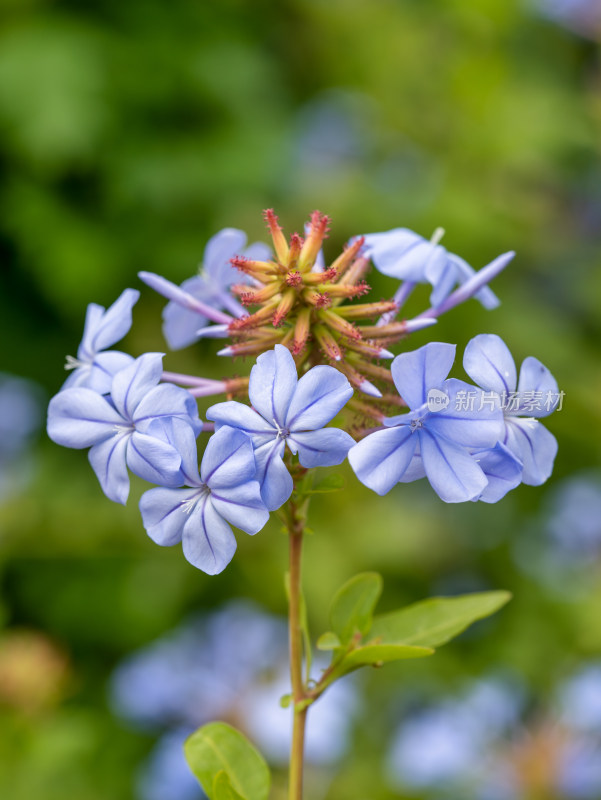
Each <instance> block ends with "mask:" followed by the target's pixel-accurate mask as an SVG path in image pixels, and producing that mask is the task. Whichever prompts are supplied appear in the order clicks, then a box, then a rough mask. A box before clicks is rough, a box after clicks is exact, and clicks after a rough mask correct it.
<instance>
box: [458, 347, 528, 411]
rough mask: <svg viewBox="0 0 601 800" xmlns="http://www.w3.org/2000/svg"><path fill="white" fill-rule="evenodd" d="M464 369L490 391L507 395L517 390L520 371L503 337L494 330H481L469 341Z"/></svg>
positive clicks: (464, 357)
mask: <svg viewBox="0 0 601 800" xmlns="http://www.w3.org/2000/svg"><path fill="white" fill-rule="evenodd" d="M463 368H464V369H465V371H466V372H467V374H468V375H469V376H470V378H471V379H472V380H473V381H475V382H476V383H477V384H478V386H481V387H482V388H483V389H484V390H485V391H487V392H490V391H492V392H496V393H497V394H499V395H501V396H505V397H507V395H509V394H511V393H512V392H515V385H516V383H517V372H516V368H515V362H514V360H513V356H512V355H511V353H510V351H509V348H508V347H507V345H506V344H505V342H504V341H503V340H502V339H501V337H500V336H497V335H496V334H494V333H481V334H479V335H478V336H474V338H473V339H471V340H470V341H469V342H468V344H467V347H466V348H465V353H464V356H463Z"/></svg>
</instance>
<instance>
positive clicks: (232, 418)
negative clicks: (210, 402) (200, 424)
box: [206, 400, 277, 447]
mask: <svg viewBox="0 0 601 800" xmlns="http://www.w3.org/2000/svg"><path fill="white" fill-rule="evenodd" d="M206 416H207V419H210V420H212V421H213V422H214V423H215V427H216V429H217V430H219V428H220V427H221V426H223V425H227V426H229V427H230V428H238V429H239V430H241V431H244V432H245V433H247V434H248V435H249V436H250V437H251V438H252V440H253V444H254V446H255V447H259V446H260V445H261V444H264V443H265V442H267V441H271V440H272V439H273V438H274V437H275V436H276V435H277V431H276V429H275V427H274V426H273V425H272V424H270V423H269V422H266V421H265V420H264V419H263V417H262V416H261V415H260V414H257V412H256V411H253V409H252V408H250V407H249V406H245V405H244V403H238V402H237V401H236V400H226V402H225V403H215V405H214V406H211V407H210V408H209V409H207V413H206Z"/></svg>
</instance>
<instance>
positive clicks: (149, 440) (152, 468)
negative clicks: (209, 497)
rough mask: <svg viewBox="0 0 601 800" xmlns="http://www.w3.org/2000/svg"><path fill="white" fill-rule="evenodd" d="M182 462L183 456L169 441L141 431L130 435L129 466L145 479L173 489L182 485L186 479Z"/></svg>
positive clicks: (135, 473)
mask: <svg viewBox="0 0 601 800" xmlns="http://www.w3.org/2000/svg"><path fill="white" fill-rule="evenodd" d="M181 463H182V459H181V456H180V455H179V453H178V452H177V450H176V449H175V448H174V447H172V446H171V445H170V444H167V442H163V441H161V439H156V438H155V437H154V436H148V435H146V434H144V433H140V432H139V431H134V433H133V434H132V435H131V436H130V437H129V442H128V445H127V466H128V467H129V468H130V469H131V471H132V472H133V473H134V475H138V477H140V478H143V479H144V480H145V481H148V482H149V483H157V484H159V486H167V487H169V488H171V489H173V488H174V487H176V486H181V485H182V484H183V483H184V480H185V478H184V476H183V474H182V472H181V469H180V467H181Z"/></svg>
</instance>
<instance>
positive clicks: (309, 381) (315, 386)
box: [286, 364, 353, 433]
mask: <svg viewBox="0 0 601 800" xmlns="http://www.w3.org/2000/svg"><path fill="white" fill-rule="evenodd" d="M352 395H353V388H352V386H351V385H350V383H349V382H348V380H347V379H346V377H345V376H344V375H343V374H342V372H339V371H338V370H337V369H334V367H328V366H325V365H323V364H322V365H320V366H317V367H313V369H310V370H309V372H306V373H305V374H304V375H303V377H302V378H301V379H300V380H299V382H298V386H297V387H296V391H295V392H294V395H293V397H292V401H291V402H290V407H289V408H288V414H287V416H286V428H288V429H289V430H290V431H291V432H295V433H296V432H298V431H306V430H316V429H317V428H323V426H324V425H327V424H328V422H330V420H332V419H333V418H334V417H335V416H336V414H338V412H339V411H340V409H341V408H343V406H345V405H346V403H347V402H348V401H349V400H350V398H351V397H352Z"/></svg>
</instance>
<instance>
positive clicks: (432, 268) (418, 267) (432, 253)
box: [363, 228, 499, 309]
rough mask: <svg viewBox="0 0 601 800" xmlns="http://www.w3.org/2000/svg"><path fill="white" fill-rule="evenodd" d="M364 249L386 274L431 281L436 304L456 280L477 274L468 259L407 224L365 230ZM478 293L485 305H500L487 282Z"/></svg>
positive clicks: (459, 281) (405, 279) (379, 269)
mask: <svg viewBox="0 0 601 800" xmlns="http://www.w3.org/2000/svg"><path fill="white" fill-rule="evenodd" d="M363 253H364V255H366V256H368V257H369V258H371V260H372V261H373V263H374V266H375V267H376V269H377V270H378V271H379V272H381V273H382V274H383V275H388V276H390V277H391V278H397V279H398V280H402V281H407V282H409V283H429V284H431V286H432V294H431V295H430V302H431V303H432V306H433V307H434V308H436V307H437V306H439V305H440V304H441V303H442V301H443V300H444V299H445V298H446V297H447V295H449V294H450V293H451V291H452V290H453V288H454V287H455V286H456V285H457V284H460V283H464V282H465V281H467V280H468V279H469V278H471V277H472V276H473V275H475V274H476V273H475V270H474V269H473V268H472V267H470V265H469V264H468V263H467V261H464V260H463V259H462V258H460V257H459V256H458V255H455V253H449V252H448V250H446V249H445V248H444V247H443V246H442V245H440V244H438V243H437V242H436V241H428V240H427V239H424V237H423V236H420V235H419V234H417V233H414V232H413V231H410V230H409V229H408V228H394V229H393V230H391V231H385V232H383V233H368V234H366V235H365V244H364V246H363ZM476 297H477V298H478V300H480V302H481V303H482V305H483V306H484V307H485V308H488V309H491V308H496V307H497V306H498V305H499V300H498V298H497V296H496V295H495V294H494V292H493V291H492V289H489V288H488V287H487V286H485V287H484V288H482V289H480V291H479V292H477V294H476Z"/></svg>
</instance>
